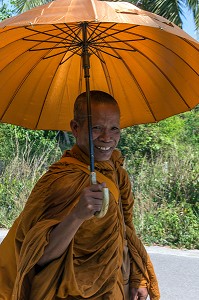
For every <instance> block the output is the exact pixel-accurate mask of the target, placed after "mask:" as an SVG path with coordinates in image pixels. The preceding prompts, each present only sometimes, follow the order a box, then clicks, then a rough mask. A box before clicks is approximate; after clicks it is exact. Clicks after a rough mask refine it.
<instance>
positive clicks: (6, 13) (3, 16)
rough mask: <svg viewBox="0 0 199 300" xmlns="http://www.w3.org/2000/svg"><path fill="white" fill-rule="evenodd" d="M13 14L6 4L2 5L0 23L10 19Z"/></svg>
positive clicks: (12, 10)
mask: <svg viewBox="0 0 199 300" xmlns="http://www.w3.org/2000/svg"><path fill="white" fill-rule="evenodd" d="M13 14H14V9H13V8H9V7H8V5H7V4H5V3H3V4H2V6H1V7H0V21H3V20H5V19H7V18H10V17H11V16H12V15H13Z"/></svg>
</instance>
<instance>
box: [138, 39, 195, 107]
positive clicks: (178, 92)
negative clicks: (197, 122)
mask: <svg viewBox="0 0 199 300" xmlns="http://www.w3.org/2000/svg"><path fill="white" fill-rule="evenodd" d="M157 43H158V42H157ZM158 44H159V45H161V46H162V47H165V46H164V45H162V44H161V43H158ZM165 48H166V49H168V50H170V51H171V52H172V53H173V54H175V55H176V56H177V57H178V58H180V59H181V60H182V61H183V62H184V63H185V64H186V65H187V66H189V67H190V68H191V69H192V70H193V71H195V70H194V69H193V68H192V67H191V66H190V65H189V64H188V63H187V62H186V61H185V60H184V59H182V58H181V57H180V56H179V55H178V54H177V53H175V52H174V51H172V50H171V49H169V48H167V47H165ZM137 52H139V53H140V54H141V55H143V56H144V57H145V58H147V60H149V61H150V62H151V63H152V64H153V65H154V66H155V67H156V68H157V69H158V70H159V71H160V73H162V75H163V76H164V77H165V78H166V79H167V81H168V82H169V83H170V85H171V86H172V87H173V88H174V90H175V91H176V92H177V94H178V95H179V96H180V97H181V99H182V101H183V102H184V103H185V105H186V106H187V107H188V108H189V109H190V106H189V105H188V103H187V102H186V100H185V99H184V98H183V96H182V95H181V93H180V91H179V90H178V89H177V88H176V86H175V85H174V84H173V82H172V81H171V80H170V79H169V77H168V76H167V75H166V74H165V73H164V72H163V71H162V70H161V69H160V68H159V67H158V65H157V64H156V63H155V62H154V61H152V60H151V59H150V58H149V57H148V56H147V55H146V54H144V53H143V52H142V51H140V50H138V49H137ZM195 73H196V74H197V75H198V73H197V72H196V71H195Z"/></svg>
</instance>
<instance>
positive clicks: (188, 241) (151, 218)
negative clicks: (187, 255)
mask: <svg viewBox="0 0 199 300" xmlns="http://www.w3.org/2000/svg"><path fill="white" fill-rule="evenodd" d="M138 220H139V218H138V219H137V223H136V227H137V232H138V234H139V235H140V236H142V239H143V241H144V243H146V244H159V245H167V246H172V247H173V246H175V247H178V248H189V249H191V248H197V249H199V235H198V232H199V222H198V217H197V216H196V215H195V214H194V212H193V210H192V207H191V205H190V204H187V203H184V202H182V203H176V202H175V201H173V202H172V203H168V202H167V201H163V202H162V204H161V205H160V206H157V205H153V207H152V208H151V209H150V210H149V211H148V212H147V213H145V214H144V216H143V220H142V226H140V223H139V221H138Z"/></svg>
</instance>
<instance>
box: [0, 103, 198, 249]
mask: <svg viewBox="0 0 199 300" xmlns="http://www.w3.org/2000/svg"><path fill="white" fill-rule="evenodd" d="M198 131H199V110H198V109H197V108H196V109H195V110H193V111H191V112H187V113H184V114H181V115H178V116H174V117H171V118H169V119H166V120H164V121H161V122H159V123H157V124H147V125H139V126H133V127H129V128H126V129H123V130H122V136H121V141H120V144H119V148H120V150H121V151H122V153H123V155H124V156H125V157H126V160H125V167H126V169H127V171H128V173H129V175H130V178H131V182H132V188H133V194H134V198H135V205H134V223H135V226H136V230H137V232H138V235H139V236H140V238H141V239H142V240H143V242H144V243H145V244H149V245H150V244H158V245H169V246H172V247H181V248H188V249H194V248H195V249H199V236H198V232H199V222H198V220H199V202H198V199H199V188H198V187H199V185H198V183H199V177H198V174H199V163H198V154H199V153H198V152H199V146H198V145H199V141H198V139H199V138H198V136H199V135H198V133H199V132H198ZM73 142H74V139H73V138H72V136H71V135H70V134H66V133H65V134H63V133H59V134H58V132H54V131H32V130H27V129H24V128H20V127H17V126H14V125H7V124H0V176H1V177H0V227H4V228H9V227H10V226H11V225H12V223H13V221H14V219H15V218H16V217H17V216H18V215H19V214H20V212H21V210H22V209H23V207H24V205H25V203H26V200H27V198H28V196H29V194H30V191H31V189H32V188H33V186H34V184H35V183H36V181H37V180H38V179H39V178H40V176H42V174H43V173H44V172H45V171H46V170H47V168H48V166H49V165H50V164H51V163H53V162H54V161H56V160H57V159H59V157H60V156H61V155H62V152H63V150H64V149H66V148H68V149H69V148H70V147H71V146H72V144H73Z"/></svg>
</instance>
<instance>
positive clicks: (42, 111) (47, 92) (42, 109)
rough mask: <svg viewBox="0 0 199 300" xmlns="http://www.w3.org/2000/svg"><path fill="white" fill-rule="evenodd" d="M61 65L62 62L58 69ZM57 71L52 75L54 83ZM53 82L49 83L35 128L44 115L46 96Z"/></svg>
mask: <svg viewBox="0 0 199 300" xmlns="http://www.w3.org/2000/svg"><path fill="white" fill-rule="evenodd" d="M59 66H60V63H59V64H58V65H57V70H58V68H59ZM57 70H56V72H57ZM56 72H54V74H53V76H52V79H51V83H52V81H53V80H54V78H55V75H56ZM51 83H50V84H49V87H48V90H47V92H46V96H45V99H44V101H43V104H42V107H41V110H40V113H39V116H38V119H37V122H36V126H35V129H36V128H37V126H38V124H39V121H40V119H41V115H42V112H43V109H44V106H45V103H46V98H47V95H48V92H49V90H50V86H51Z"/></svg>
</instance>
